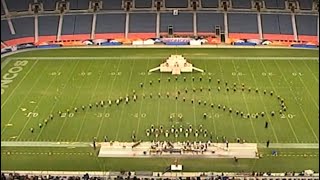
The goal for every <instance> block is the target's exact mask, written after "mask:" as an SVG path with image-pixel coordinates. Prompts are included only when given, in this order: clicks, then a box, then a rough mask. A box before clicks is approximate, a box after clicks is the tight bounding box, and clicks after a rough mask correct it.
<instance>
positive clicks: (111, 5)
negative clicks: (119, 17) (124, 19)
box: [102, 0, 122, 10]
mask: <svg viewBox="0 0 320 180" xmlns="http://www.w3.org/2000/svg"><path fill="white" fill-rule="evenodd" d="M102 9H108V10H120V9H122V1H121V0H103V1H102Z"/></svg>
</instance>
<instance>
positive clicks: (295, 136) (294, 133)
mask: <svg viewBox="0 0 320 180" xmlns="http://www.w3.org/2000/svg"><path fill="white" fill-rule="evenodd" d="M260 63H261V64H262V67H263V69H264V70H265V72H268V70H267V69H266V67H265V65H264V64H263V62H262V61H261V60H260ZM281 73H282V72H281ZM268 80H269V81H270V84H271V86H272V89H273V91H274V92H276V88H275V86H274V85H273V83H272V80H271V79H270V77H269V76H268ZM289 88H290V87H289ZM285 118H286V119H287V121H288V123H289V126H290V129H291V131H292V133H293V135H294V138H295V139H296V141H297V142H299V139H298V136H297V134H296V132H295V131H294V129H293V127H292V125H291V122H290V121H289V119H288V117H287V116H285Z"/></svg>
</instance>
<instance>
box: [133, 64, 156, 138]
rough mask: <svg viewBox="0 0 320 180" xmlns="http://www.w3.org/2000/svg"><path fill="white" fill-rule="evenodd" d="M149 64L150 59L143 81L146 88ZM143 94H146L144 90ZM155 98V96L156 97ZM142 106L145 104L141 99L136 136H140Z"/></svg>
mask: <svg viewBox="0 0 320 180" xmlns="http://www.w3.org/2000/svg"><path fill="white" fill-rule="evenodd" d="M149 62H150V60H149V59H148V62H147V67H146V71H147V72H146V74H145V77H144V80H143V84H144V86H145V85H146V83H147V82H146V80H147V76H148V68H149ZM142 94H144V88H143V89H142ZM154 96H155V95H154ZM142 104H143V99H142V98H141V103H140V107H139V114H138V124H137V130H136V136H138V134H139V127H140V121H141V110H142ZM157 125H158V121H157Z"/></svg>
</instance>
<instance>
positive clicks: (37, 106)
mask: <svg viewBox="0 0 320 180" xmlns="http://www.w3.org/2000/svg"><path fill="white" fill-rule="evenodd" d="M61 67H62V66H61ZM41 75H42V74H40V75H39V76H41ZM55 78H56V76H55V77H54V78H53V79H51V81H50V83H49V85H48V86H47V88H46V90H45V93H44V94H47V92H48V90H49V88H50V86H51V84H52V83H53V81H54V79H55ZM44 97H45V95H42V96H41V97H40V99H39V100H38V104H37V105H36V106H35V107H34V108H33V110H32V112H35V111H36V109H38V108H39V105H40V103H41V101H42V100H43V98H44ZM31 119H32V117H31V116H30V117H29V118H28V120H27V122H26V123H25V124H24V126H23V128H22V130H21V131H20V133H19V135H18V136H17V138H16V139H19V138H20V136H21V135H22V133H23V132H24V130H25V128H26V127H27V125H28V124H29V122H30V120H31ZM43 128H44V127H43Z"/></svg>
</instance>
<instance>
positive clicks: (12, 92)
mask: <svg viewBox="0 0 320 180" xmlns="http://www.w3.org/2000/svg"><path fill="white" fill-rule="evenodd" d="M37 63H38V60H36V62H34V63H33V64H32V66H31V67H30V69H29V70H28V72H27V73H26V74H25V75H24V76H23V78H22V79H21V80H20V82H19V83H18V84H17V85H16V86H15V87H14V89H13V90H12V91H11V93H10V95H9V96H8V97H7V98H6V100H5V101H4V102H3V103H2V104H1V109H2V108H3V107H4V105H5V104H6V103H7V102H8V100H9V99H10V97H11V96H12V95H13V94H14V92H15V91H16V89H17V88H18V87H19V86H20V84H21V83H22V82H23V80H24V79H25V78H26V77H27V76H28V74H29V73H30V72H31V70H32V69H33V67H34V66H35V65H36V64H37Z"/></svg>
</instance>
